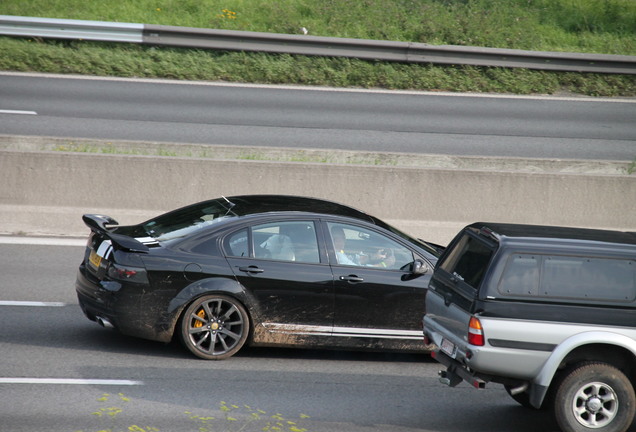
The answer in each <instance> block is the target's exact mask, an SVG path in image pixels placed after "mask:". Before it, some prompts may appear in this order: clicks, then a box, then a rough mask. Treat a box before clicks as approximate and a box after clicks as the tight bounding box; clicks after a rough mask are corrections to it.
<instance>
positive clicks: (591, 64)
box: [0, 15, 636, 74]
mask: <svg viewBox="0 0 636 432" xmlns="http://www.w3.org/2000/svg"><path fill="white" fill-rule="evenodd" d="M0 35H6V36H22V37H40V38H52V39H75V40H92V41H102V42H127V43H139V44H148V45H155V46H176V47H183V48H199V49H215V50H225V51H255V52H269V53H280V54H282V53H286V54H297V55H308V56H328V57H348V58H358V59H363V60H383V61H396V62H403V63H435V64H447V65H450V64H453V65H471V66H489V67H506V68H527V69H537V70H551V71H564V72H591V73H608V74H636V56H625V55H611V54H584V53H565V52H546V51H524V50H512V49H499V48H481V47H465V46H455V45H428V44H424V43H415V42H393V41H379V40H367V39H347V38H334V37H319V36H309V35H288V34H279V33H259V32H247V31H234V30H215V29H201V28H190V27H175V26H163V25H150V24H131V23H114V22H104V21H84V20H67V19H52V18H34V17H19V16H8V15H0Z"/></svg>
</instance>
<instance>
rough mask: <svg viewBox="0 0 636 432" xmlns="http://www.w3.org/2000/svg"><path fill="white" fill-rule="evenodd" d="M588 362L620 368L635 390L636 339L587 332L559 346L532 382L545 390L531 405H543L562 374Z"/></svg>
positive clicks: (534, 385)
mask: <svg viewBox="0 0 636 432" xmlns="http://www.w3.org/2000/svg"><path fill="white" fill-rule="evenodd" d="M589 361H593V362H602V363H607V364H610V365H613V366H615V367H617V368H619V369H621V370H622V371H623V372H624V373H625V374H626V375H627V376H628V378H629V379H630V381H631V383H632V385H633V386H634V388H636V340H634V339H632V338H630V337H628V336H625V335H621V334H618V333H613V332H604V331H593V332H584V333H579V334H577V335H574V336H571V337H570V338H568V339H566V340H565V341H563V342H562V343H561V344H559V346H557V347H556V349H555V350H554V351H553V352H552V354H551V355H550V357H549V358H548V360H547V361H546V362H545V363H544V365H543V367H542V369H541V370H540V372H539V373H538V374H537V376H536V378H535V379H534V380H533V383H532V384H533V387H535V388H536V389H543V391H541V392H539V393H538V394H535V395H534V397H532V404H533V405H534V406H540V405H541V403H542V402H543V399H544V398H545V396H546V394H547V391H548V389H549V387H550V385H551V384H552V383H553V382H554V378H555V376H556V375H557V374H558V373H559V371H562V370H564V369H566V368H569V367H571V366H572V365H575V364H577V363H583V362H589Z"/></svg>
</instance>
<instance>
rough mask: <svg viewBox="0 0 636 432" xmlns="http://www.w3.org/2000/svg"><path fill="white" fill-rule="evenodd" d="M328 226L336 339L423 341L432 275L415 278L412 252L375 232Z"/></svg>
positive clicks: (347, 225)
mask: <svg viewBox="0 0 636 432" xmlns="http://www.w3.org/2000/svg"><path fill="white" fill-rule="evenodd" d="M326 225H327V232H328V235H329V236H330V238H331V241H327V243H328V245H329V246H328V251H329V259H330V263H331V268H332V271H333V274H334V283H335V315H334V335H338V334H341V335H343V336H344V335H347V334H348V335H351V336H358V337H360V338H374V337H376V338H387V339H390V338H395V339H399V338H408V339H411V340H415V339H417V340H421V337H422V324H421V322H422V315H423V314H424V294H425V292H426V287H427V286H428V281H429V279H430V273H431V272H428V274H426V275H419V276H416V275H413V274H412V273H411V271H410V267H411V264H412V263H413V261H414V259H415V258H416V256H415V255H414V253H413V251H412V250H411V249H410V248H408V247H406V246H405V245H403V244H402V243H400V242H398V241H397V240H395V239H394V238H392V237H390V236H388V235H387V234H385V233H383V232H380V231H379V230H373V229H370V228H365V227H362V226H358V225H353V224H346V223H340V222H327V223H326ZM343 234H344V241H343V240H342V237H343Z"/></svg>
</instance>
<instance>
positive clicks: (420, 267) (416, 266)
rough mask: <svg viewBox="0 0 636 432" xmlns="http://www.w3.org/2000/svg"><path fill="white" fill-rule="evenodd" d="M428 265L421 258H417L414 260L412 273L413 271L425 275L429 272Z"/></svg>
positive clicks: (415, 273)
mask: <svg viewBox="0 0 636 432" xmlns="http://www.w3.org/2000/svg"><path fill="white" fill-rule="evenodd" d="M428 270H429V268H428V265H427V264H426V263H425V262H424V261H422V260H420V259H416V260H415V261H413V267H412V268H411V273H413V274H414V275H423V274H426V273H428Z"/></svg>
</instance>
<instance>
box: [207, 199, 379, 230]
mask: <svg viewBox="0 0 636 432" xmlns="http://www.w3.org/2000/svg"><path fill="white" fill-rule="evenodd" d="M225 199H226V200H227V201H228V202H229V204H230V206H231V212H232V213H234V214H236V215H237V216H247V215H251V214H256V213H271V212H289V211H294V212H308V213H322V214H329V215H337V216H347V217H351V218H355V219H362V220H365V221H367V222H371V223H374V224H377V223H378V222H380V224H381V225H383V223H382V222H381V221H380V220H379V219H377V218H375V217H373V216H371V215H369V214H367V213H365V212H363V211H360V210H357V209H355V208H353V207H350V206H347V205H344V204H340V203H336V202H333V201H327V200H323V199H320V198H312V197H303V196H295V195H237V196H230V197H225ZM215 201H216V200H215Z"/></svg>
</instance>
